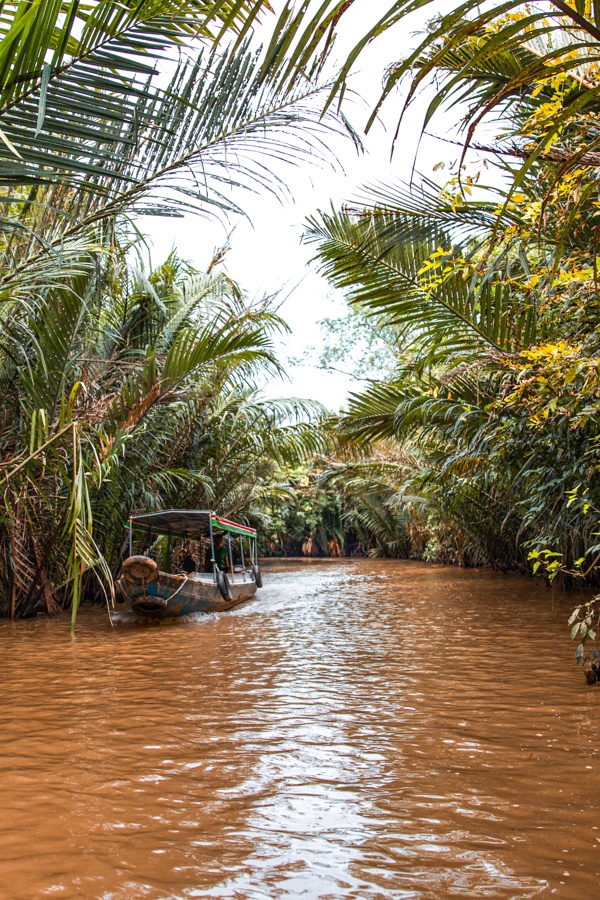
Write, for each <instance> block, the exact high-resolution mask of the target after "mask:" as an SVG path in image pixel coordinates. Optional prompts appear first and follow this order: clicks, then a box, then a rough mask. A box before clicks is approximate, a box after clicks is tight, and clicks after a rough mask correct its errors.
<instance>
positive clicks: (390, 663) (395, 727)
mask: <svg viewBox="0 0 600 900" xmlns="http://www.w3.org/2000/svg"><path fill="white" fill-rule="evenodd" d="M264 580H265V587H264V588H263V590H262V591H260V592H259V599H257V600H256V601H252V602H251V603H249V604H248V605H246V606H245V607H241V608H239V609H237V610H234V611H232V612H231V613H225V614H221V615H211V616H205V617H200V616H199V617H196V618H195V619H193V620H190V621H186V622H178V623H176V624H174V625H160V626H152V627H149V626H146V627H143V626H141V625H139V624H136V623H135V622H132V621H131V620H130V619H128V618H127V616H125V615H123V614H120V613H119V614H118V615H117V616H116V621H115V624H114V626H112V627H111V625H110V624H109V622H108V621H107V618H106V613H105V612H104V611H102V610H100V609H83V610H82V611H81V614H80V618H79V621H78V626H77V632H76V637H75V639H74V640H71V638H70V637H69V631H68V620H67V618H66V617H65V619H64V620H63V619H60V620H45V619H41V618H40V619H37V620H33V621H29V622H18V623H14V624H11V623H4V624H2V625H0V660H1V665H0V671H1V685H0V738H1V744H0V748H1V749H0V797H1V802H0V897H2V898H11V900H20V898H24V900H25V898H26V900H31V898H37V897H56V898H63V897H68V898H71V897H73V898H75V897H83V898H102V900H130V898H131V900H138V898H150V900H159V898H160V900H162V898H188V897H189V898H191V897H206V898H235V900H246V898H251V900H271V898H277V900H279V898H286V900H288V898H289V900H292V898H293V900H295V898H299V897H302V898H309V900H312V898H315V900H317V898H319V900H321V898H323V900H338V898H339V900H341V898H344V900H346V898H360V900H380V898H412V897H415V898H435V900H445V898H454V897H460V898H480V897H486V898H487V897H489V898H528V897H532V898H533V897H535V898H537V897H546V896H553V897H554V896H556V897H562V898H584V897H586V898H592V897H598V896H600V813H599V811H598V787H599V771H600V770H599V767H598V753H599V748H600V720H599V717H598V707H599V704H600V686H598V687H588V686H587V685H586V684H585V683H584V679H583V676H582V673H581V669H578V668H576V666H575V663H574V647H573V645H572V644H571V642H570V641H569V635H568V629H567V628H566V624H565V619H566V614H567V610H568V608H569V605H570V603H571V599H572V598H567V599H565V598H564V597H562V596H560V595H557V596H556V597H553V596H552V594H551V593H550V592H548V591H547V589H546V588H545V587H544V585H543V584H541V583H540V582H536V581H534V580H531V579H527V578H523V577H521V576H516V577H511V576H503V575H498V574H494V573H491V572H489V571H483V570H482V571H461V570H458V569H450V568H442V567H431V566H427V565H424V564H421V563H415V562H396V561H385V560H384V561H374V560H348V561H346V560H344V561H333V560H325V561H306V562H293V561H290V562H287V561H279V562H273V563H270V564H268V565H266V566H265V567H264Z"/></svg>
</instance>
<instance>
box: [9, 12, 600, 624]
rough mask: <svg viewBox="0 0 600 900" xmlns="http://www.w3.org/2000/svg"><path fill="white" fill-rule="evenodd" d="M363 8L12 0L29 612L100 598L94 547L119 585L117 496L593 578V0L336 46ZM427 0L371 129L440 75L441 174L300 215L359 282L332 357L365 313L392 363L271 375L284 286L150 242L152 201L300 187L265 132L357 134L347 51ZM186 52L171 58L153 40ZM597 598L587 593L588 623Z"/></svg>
mask: <svg viewBox="0 0 600 900" xmlns="http://www.w3.org/2000/svg"><path fill="white" fill-rule="evenodd" d="M349 6H350V4H348V3H339V4H335V3H333V4H331V3H325V4H323V6H321V7H320V8H319V9H318V10H315V11H314V15H312V12H311V15H312V17H309V16H308V13H307V10H306V8H305V7H302V8H301V9H299V10H297V11H296V13H294V14H292V11H291V9H290V8H288V7H286V8H285V9H284V11H283V13H282V15H281V16H280V17H279V18H277V17H275V16H273V15H272V14H271V13H270V7H269V6H268V4H267V3H266V2H264V0H263V2H260V0H254V2H252V0H248V2H243V3H237V2H236V3H231V4H228V3H222V2H218V3H215V4H214V5H212V4H211V3H206V2H203V3H201V2H198V0H187V2H186V0H171V2H166V0H153V2H146V3H141V4H140V3H133V2H131V3H129V2H125V3H116V2H110V0H96V2H87V3H77V2H75V0H71V2H61V0H53V2H43V3H40V2H37V0H31V2H23V3H17V2H14V3H5V4H3V6H2V9H1V15H0V31H1V33H2V42H1V43H0V63H1V65H0V119H1V120H2V121H1V122H0V128H1V131H0V138H1V140H2V145H1V148H0V169H1V171H2V185H3V187H2V196H3V212H2V222H1V227H2V255H3V260H2V262H3V265H2V274H1V277H0V281H1V290H2V300H3V303H2V316H3V328H2V334H3V337H2V344H1V347H0V354H1V355H0V378H1V379H2V388H3V393H4V401H3V411H2V431H1V435H0V446H1V449H2V466H3V470H2V471H3V476H4V480H5V487H4V492H3V508H2V523H1V532H0V555H1V560H0V562H1V570H2V583H1V586H0V590H1V598H0V603H1V605H2V611H3V612H4V613H5V614H10V615H26V614H30V613H31V612H32V611H34V610H35V609H38V608H41V609H46V610H48V611H51V610H52V609H54V608H55V607H56V604H57V603H58V604H68V603H70V602H71V599H72V601H73V610H74V612H76V609H77V605H78V603H79V599H80V597H81V592H82V589H83V588H84V587H86V586H87V587H88V588H89V573H90V572H91V571H92V570H93V571H94V572H95V573H96V574H97V575H98V576H99V583H101V584H102V585H103V587H104V590H105V591H106V592H107V594H108V595H110V592H111V590H112V579H111V571H114V568H115V566H118V562H119V555H120V553H121V547H120V545H121V543H122V538H123V535H122V532H121V528H122V522H123V520H124V519H126V517H127V515H128V514H129V512H130V511H132V510H133V509H138V508H142V507H148V506H153V507H156V508H158V507H161V506H165V505H168V504H171V503H173V502H174V501H175V498H177V502H178V503H179V504H180V505H184V504H189V505H196V504H197V505H203V504H210V505H212V506H214V507H217V508H218V509H219V510H220V511H221V512H223V513H226V514H227V513H228V514H234V513H235V514H236V515H239V516H242V517H243V516H251V517H253V518H255V519H257V520H258V521H259V522H260V523H261V528H263V529H264V533H265V535H266V549H267V550H268V551H269V552H274V553H276V552H284V551H289V552H299V551H303V552H307V553H313V552H319V553H331V554H333V555H337V554H338V553H341V552H350V553H351V552H372V553H377V554H385V555H401V556H402V555H415V556H425V558H428V559H434V560H439V561H443V562H455V563H459V564H464V565H478V564H491V565H495V566H498V567H500V568H504V569H514V570H521V571H532V570H534V571H545V572H546V573H548V574H550V575H551V576H552V575H554V574H555V573H556V572H560V573H562V575H563V577H564V578H565V579H566V580H569V579H577V578H581V577H584V578H586V579H591V580H594V578H595V572H596V565H597V562H598V553H599V551H600V546H599V545H598V541H597V532H598V530H599V529H598V510H600V485H599V479H598V471H599V470H598V454H599V453H600V432H599V426H598V407H599V402H600V346H599V340H600V339H599V334H600V305H599V301H598V277H599V276H598V253H597V248H598V239H599V235H600V231H599V224H598V217H599V215H600V200H599V197H600V180H599V175H598V172H599V163H600V149H599V147H598V144H599V142H600V137H599V134H598V127H597V118H598V107H599V104H600V100H599V94H600V81H599V76H598V63H599V57H600V4H597V3H596V2H590V0H573V2H562V0H549V2H543V3H539V4H523V3H519V2H507V3H503V4H495V3H493V2H491V3H489V4H483V5H482V4H480V3H477V2H476V0H467V2H465V3H463V4H461V5H460V6H459V5H457V6H456V7H455V8H454V9H451V10H450V11H449V12H448V13H447V14H445V15H436V7H435V5H434V4H432V3H431V2H430V0H416V2H415V0H410V2H409V0H397V2H395V3H393V4H392V5H390V6H389V8H388V9H387V11H386V12H385V13H384V15H383V16H382V17H380V18H379V20H378V21H377V22H376V23H374V24H373V27H372V28H371V29H370V30H367V31H366V32H365V34H364V36H363V37H362V38H361V40H360V41H359V42H358V43H357V45H356V47H355V48H354V49H353V50H352V52H351V53H350V54H349V56H348V58H347V60H346V62H345V63H344V64H343V66H342V67H341V68H340V69H338V70H337V71H336V70H332V68H331V66H330V65H329V63H328V62H327V60H328V53H329V51H330V49H331V46H332V40H333V36H334V32H335V29H336V28H337V27H338V24H339V23H340V22H342V23H343V15H344V13H345V10H346V9H347V8H348V7H349ZM263 7H264V8H263ZM428 9H431V14H432V15H434V16H435V18H433V19H432V21H431V22H430V23H429V25H428V26H427V28H426V30H425V31H424V32H423V33H422V34H421V36H420V37H419V38H418V40H417V41H416V46H415V49H414V51H412V52H411V53H409V54H408V55H407V56H406V58H404V59H401V60H399V61H388V63H387V65H386V67H385V71H384V72H383V90H382V95H381V98H380V100H379V102H378V103H377V105H376V107H375V108H374V109H373V111H372V115H371V117H370V120H369V123H368V125H367V128H370V127H371V126H372V123H373V122H374V120H375V118H376V116H377V115H378V114H379V113H380V111H381V110H382V109H383V108H384V107H386V104H387V103H388V100H389V99H390V98H393V96H397V95H395V91H396V88H398V87H400V89H401V90H403V91H404V102H405V108H406V106H408V105H409V104H410V103H413V102H414V101H415V100H416V99H417V98H418V99H419V101H420V102H421V103H423V98H426V103H428V106H425V107H424V110H425V114H424V118H423V127H424V129H425V128H427V129H429V128H431V127H434V126H435V122H436V117H437V116H438V115H439V114H440V112H441V111H444V112H445V115H446V116H447V115H449V114H451V115H453V116H454V118H455V121H456V122H457V123H458V124H459V126H460V141H458V142H457V146H456V157H457V159H456V163H455V165H454V166H453V168H452V169H451V171H450V173H449V176H448V180H447V181H446V183H445V184H440V185H438V184H435V183H433V182H432V181H431V180H428V179H426V178H419V177H418V175H417V174H416V175H415V177H414V178H413V181H412V182H411V185H403V184H399V183H395V184H390V185H383V184H378V185H375V186H371V187H366V188H365V189H364V190H363V193H362V195H361V196H360V197H358V198H354V200H353V199H352V198H349V204H348V205H346V206H344V207H343V208H340V209H339V210H332V211H329V212H321V213H316V214H315V215H314V216H313V217H311V219H310V222H309V223H308V226H307V234H306V240H307V241H308V242H310V243H311V244H312V246H313V247H314V253H315V263H316V265H317V266H319V267H320V269H321V271H322V272H323V274H324V275H325V277H326V278H327V279H328V280H329V281H330V283H331V285H332V286H334V287H335V288H336V289H339V290H342V291H343V292H345V294H346V296H347V298H348V300H349V302H350V304H351V305H352V307H353V309H354V313H353V314H352V315H351V316H350V317H349V319H348V320H347V321H344V322H342V323H338V324H337V325H336V324H335V323H333V324H332V323H329V325H328V327H329V331H330V334H332V335H333V338H334V340H333V341H331V342H330V345H329V347H328V348H326V352H325V357H324V364H325V365H336V364H338V363H343V362H344V359H342V356H343V352H341V351H343V349H344V347H346V348H349V356H351V355H352V354H351V352H350V351H351V349H352V346H353V342H354V341H355V338H356V334H357V328H358V330H359V332H361V329H363V330H364V333H365V334H366V332H367V331H368V329H369V328H370V329H371V331H372V332H374V333H375V334H376V335H377V338H378V340H379V339H382V340H383V345H382V344H381V343H379V344H377V345H376V346H375V345H373V346H372V345H371V344H369V340H370V339H368V338H365V340H366V344H367V347H366V351H365V354H366V355H365V354H363V357H362V358H361V361H360V362H359V363H358V364H354V365H355V371H356V374H357V375H358V376H359V377H361V378H363V380H364V381H365V382H366V385H367V386H366V387H364V388H363V389H361V390H358V391H357V392H356V393H355V394H354V395H353V396H352V397H351V399H350V402H349V405H348V408H347V409H346V410H345V411H344V412H343V413H342V414H340V415H339V416H337V417H332V416H329V417H325V418H324V417H323V411H322V410H320V409H319V408H318V407H317V406H316V405H314V404H313V405H310V404H302V403H298V402H296V403H294V402H290V403H287V404H286V403H282V404H269V403H266V402H265V401H263V400H261V399H260V397H259V396H257V394H256V390H255V387H256V381H257V374H258V372H259V370H260V369H261V368H265V367H266V368H267V369H268V368H269V367H270V368H271V369H272V368H274V367H277V365H278V363H277V360H276V359H275V356H274V353H273V346H272V336H273V334H274V332H275V331H276V330H277V329H278V328H282V327H283V324H282V323H281V322H280V321H279V320H278V318H277V316H276V314H275V313H274V311H273V308H272V307H271V306H270V305H269V303H268V302H264V303H250V302H249V301H248V299H247V298H246V297H245V295H244V293H243V290H242V289H240V288H239V287H238V286H237V285H234V284H232V283H231V282H230V281H229V280H228V279H227V278H226V276H225V275H224V274H223V273H222V272H221V270H220V269H219V265H218V262H219V260H218V258H216V259H214V260H213V261H212V262H211V264H210V265H209V266H208V270H207V271H206V272H205V273H204V274H202V273H199V272H196V271H193V270H191V269H189V267H186V266H185V265H184V264H183V263H181V261H179V260H178V259H177V258H176V257H175V256H172V257H171V258H170V259H169V260H167V261H166V263H165V264H164V265H163V266H162V267H160V268H159V269H157V270H155V271H153V272H146V273H145V272H144V271H143V270H142V269H141V268H140V267H137V268H136V267H134V266H132V263H131V249H130V248H131V247H132V245H133V244H135V242H136V240H137V239H138V236H137V235H136V232H135V225H134V217H135V215H137V214H139V213H148V212H151V213H154V214H177V212H178V211H182V210H191V209H193V210H199V211H207V210H210V209H212V210H214V211H216V212H220V211H223V210H228V211H230V212H231V213H236V212H239V210H240V204H241V203H242V197H243V190H244V189H245V188H248V187H251V186H253V187H258V188H260V189H265V190H277V189H278V186H279V185H280V183H281V178H283V177H284V176H281V177H280V181H279V182H278V181H277V179H276V178H275V175H274V173H273V170H272V167H271V166H269V165H268V160H269V159H270V157H271V156H277V157H278V158H279V159H280V160H287V161H289V162H290V163H293V162H295V163H298V162H303V160H305V159H309V158H310V155H311V154H312V153H314V152H315V149H316V148H317V147H318V146H320V145H321V143H320V137H322V135H323V133H324V129H325V130H326V129H327V128H337V129H341V130H346V132H347V133H348V135H349V136H350V137H351V138H352V137H353V138H354V139H355V140H356V135H355V134H354V132H353V131H352V129H351V128H350V126H349V125H348V123H347V122H346V120H345V118H344V116H343V115H342V113H341V111H340V108H339V103H340V101H341V98H343V96H344V92H345V90H346V86H347V83H348V81H347V79H348V75H349V73H350V72H351V70H352V68H353V67H354V66H355V64H356V62H357V60H359V59H360V57H361V53H362V51H363V50H364V49H365V47H367V46H368V45H369V44H370V43H372V42H373V41H377V38H378V36H379V35H380V34H381V33H382V32H384V31H387V30H389V29H402V30H403V33H406V28H407V24H408V26H409V27H410V23H411V15H412V13H413V12H414V11H415V10H420V11H423V10H425V11H427V10H428ZM260 43H262V44H263V45H264V47H265V49H264V50H261V49H259V44H260ZM175 49H176V50H177V53H174V52H173V51H174V50H175ZM175 57H177V58H178V60H179V61H178V62H176V63H175V62H173V63H170V78H171V80H170V81H169V82H168V83H167V82H166V81H165V78H164V73H163V74H160V73H159V72H158V70H157V66H156V65H155V60H157V59H160V58H162V59H165V60H167V61H168V60H172V59H174V58H175ZM327 71H329V72H333V74H331V75H330V76H326V75H325V74H324V73H325V72H327ZM323 114H324V115H323ZM403 127H404V124H403V119H402V117H401V118H400V121H399V122H398V127H397V132H396V137H395V141H394V145H395V147H396V152H398V149H397V148H398V147H399V146H400V144H399V141H398V138H399V137H401V136H402V129H403ZM474 151H476V153H477V159H478V162H477V163H475V164H473V163H470V164H469V165H467V163H466V162H465V160H466V159H467V156H468V157H469V158H471V157H472V156H473V152H474ZM361 333H362V332H361ZM336 341H337V343H336ZM359 341H360V337H359ZM317 422H319V423H320V424H319V425H318V427H317ZM232 447H233V448H234V449H233V450H231V448H232ZM241 460H243V461H244V465H243V466H241V465H240V461H241ZM246 463H247V465H246ZM234 473H235V474H234ZM590 610H591V607H590V608H588V607H582V608H581V609H580V610H579V612H578V613H577V614H576V616H575V618H574V620H573V627H574V631H576V633H577V635H578V636H580V637H581V638H582V639H583V640H584V641H585V639H587V637H588V635H589V633H590V630H591V633H592V635H593V634H594V628H593V627H592V626H593V620H592V617H591V613H590Z"/></svg>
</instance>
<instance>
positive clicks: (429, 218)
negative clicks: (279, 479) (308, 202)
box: [307, 0, 600, 655]
mask: <svg viewBox="0 0 600 900" xmlns="http://www.w3.org/2000/svg"><path fill="white" fill-rule="evenodd" d="M427 6H428V3H427V2H418V3H415V4H409V3H404V2H402V0H401V2H398V3H396V4H394V5H393V6H392V7H390V8H389V10H388V12H387V14H386V15H385V16H384V17H383V18H382V19H381V20H380V21H379V22H378V24H377V25H376V26H375V28H374V29H373V30H372V31H370V32H369V33H368V35H366V36H365V38H364V39H363V40H362V41H361V42H360V43H359V44H358V45H357V47H356V48H355V51H354V53H353V55H352V56H351V57H350V58H349V61H348V65H347V67H346V68H347V69H348V67H349V66H350V64H351V63H352V61H353V59H354V58H356V56H357V55H358V54H359V53H360V52H361V50H362V49H363V48H364V46H366V44H367V43H368V42H369V41H370V40H373V39H376V37H377V35H378V34H379V33H380V32H381V31H382V30H385V29H386V28H389V27H395V25H396V24H397V23H398V21H399V19H401V18H403V17H404V16H405V15H408V14H409V13H410V12H411V10H414V9H417V8H421V9H424V8H425V7H427ZM599 26H600V5H599V4H597V3H595V2H588V0H581V2H580V0H576V2H554V0H552V2H549V3H543V4H542V3H540V4H522V3H517V2H514V3H511V2H509V3H505V4H501V5H497V4H493V3H491V4H487V5H484V6H481V5H480V4H479V3H476V2H474V0H473V2H467V3H464V4H461V5H460V6H456V7H455V8H453V9H452V10H451V11H450V12H448V13H447V14H446V15H437V16H436V18H435V19H434V20H433V21H432V22H431V23H430V24H429V26H428V28H427V30H426V31H425V33H424V34H423V35H422V40H421V41H420V42H419V44H418V46H417V48H416V49H415V50H414V52H411V53H410V55H409V56H407V57H406V58H405V59H403V60H401V61H399V62H397V63H393V64H391V65H390V66H389V67H388V68H387V71H386V73H385V78H384V88H383V92H382V95H381V98H380V101H379V103H378V104H377V106H376V108H375V109H374V110H373V114H372V116H371V119H370V123H369V125H370V124H372V122H373V121H374V118H375V116H376V115H377V114H378V112H379V111H380V110H381V108H382V106H384V105H385V102H386V99H387V98H388V96H390V95H391V93H392V92H393V90H394V88H395V87H396V86H397V85H406V86H407V88H406V94H405V106H404V108H405V109H406V108H407V106H408V105H409V104H410V103H411V102H413V100H414V99H415V98H416V97H417V96H419V92H421V94H420V96H421V97H422V96H423V93H422V92H423V90H424V89H425V90H427V91H428V92H429V97H430V98H431V99H430V102H429V104H428V106H426V110H425V115H424V119H423V128H424V129H425V128H430V127H432V125H433V124H434V123H435V120H436V116H437V115H438V114H439V112H440V111H441V110H446V112H447V111H453V113H454V115H455V117H456V120H457V122H458V125H459V130H460V131H461V132H462V135H461V138H460V142H459V144H458V148H457V163H456V166H455V168H454V171H453V172H452V173H451V177H450V179H449V180H448V181H447V182H446V183H445V184H442V185H439V186H438V185H437V184H434V183H433V182H431V181H430V180H428V179H425V178H424V179H422V180H421V181H420V182H419V181H418V179H416V180H413V185H412V186H406V185H402V184H390V185H382V184H378V185H376V186H373V187H371V188H367V189H365V190H364V191H363V194H362V195H361V196H360V197H358V198H357V199H356V200H355V201H354V202H353V203H349V204H348V205H347V206H345V207H343V208H341V209H339V210H337V211H333V212H327V213H321V214H319V215H315V216H314V217H312V219H311V221H310V223H309V227H308V232H307V239H308V240H309V241H311V242H313V244H314V245H315V253H316V259H317V261H318V263H319V265H320V267H321V270H322V271H323V272H324V273H325V275H326V277H327V278H328V279H329V280H330V282H331V284H333V285H335V286H336V287H338V288H340V289H342V290H343V291H345V292H346V295H347V297H348V299H349V301H350V302H351V303H352V304H354V305H355V306H358V307H360V308H361V309H362V310H363V312H364V313H366V314H368V315H373V316H375V317H377V319H378V321H380V322H383V324H385V325H387V326H388V327H393V328H395V329H397V331H398V334H399V336H400V342H399V349H398V353H397V360H396V368H395V371H393V372H392V373H385V375H384V377H383V378H380V379H375V380H374V381H372V382H371V384H370V385H369V386H368V387H367V389H366V390H363V391H362V392H358V393H357V394H355V395H354V396H353V397H352V399H351V402H350V405H349V408H348V410H347V412H346V413H345V414H344V415H343V416H342V417H341V419H340V422H339V432H340V436H341V437H342V438H343V439H345V440H346V441H348V442H350V443H351V444H352V445H353V446H354V447H355V448H360V447H362V448H363V458H364V464H367V463H368V461H369V460H370V458H371V454H372V452H373V448H376V447H378V446H381V444H382V442H384V443H388V444H389V442H390V441H392V442H393V443H394V444H395V446H396V454H397V459H398V460H403V459H407V458H409V459H410V460H411V462H410V465H409V466H408V467H407V468H406V469H405V470H404V471H403V472H400V471H399V472H397V473H393V474H392V475H391V476H390V477H389V485H390V489H391V490H393V491H394V494H395V497H396V501H397V502H398V503H400V502H401V503H402V504H403V505H404V508H405V510H406V511H407V513H408V515H409V518H413V521H414V523H415V524H418V525H420V526H421V527H425V529H426V531H428V532H429V534H430V538H429V540H428V542H427V545H426V548H427V549H426V552H427V554H428V555H430V556H433V557H434V558H438V559H440V560H443V561H448V560H454V561H456V562H459V563H462V564H471V565H474V564H492V565H496V566H499V567H502V568H509V569H521V570H523V571H532V570H533V571H538V572H541V571H544V572H545V573H546V574H547V575H549V576H550V577H554V576H555V575H556V574H557V573H560V574H561V575H562V577H563V579H564V580H565V581H566V582H567V583H568V582H571V581H572V580H573V579H580V578H582V577H583V578H585V579H588V580H592V581H593V580H596V579H597V565H598V561H599V559H598V550H599V546H598V541H597V533H598V519H597V513H595V510H597V509H598V508H599V507H600V503H599V500H600V498H599V492H600V481H599V477H598V473H599V457H598V454H599V450H600V431H599V427H598V421H599V419H598V413H599V411H600V408H599V402H600V393H599V388H600V380H599V379H600V347H599V344H598V340H599V338H598V335H599V333H600V305H599V296H598V235H599V230H598V216H599V214H600V203H599V200H598V197H599V195H600V182H599V177H598V172H599V169H598V162H599V160H600V156H598V152H597V149H598V140H599V137H598V128H597V113H598V98H599V93H600V81H599V79H598V61H599V50H600V29H599ZM343 78H344V73H342V75H341V76H340V83H342V81H343ZM426 96H427V94H426ZM402 128H403V119H402V117H401V118H400V121H399V124H398V130H397V136H398V135H402ZM461 144H462V146H461ZM469 151H471V156H472V155H473V151H476V153H477V155H478V162H477V164H475V165H472V164H470V165H467V163H466V159H467V156H468V153H469ZM415 185H416V186H415ZM596 620H597V610H596V611H595V606H594V604H592V606H591V607H590V606H587V605H584V606H583V607H580V608H578V610H577V611H576V612H575V613H574V617H573V619H572V625H573V636H574V637H577V638H578V639H581V640H582V643H581V644H580V647H579V654H580V655H581V654H582V652H583V642H585V640H586V639H587V637H588V636H590V635H591V636H592V637H594V636H595V629H596V625H597V621H596Z"/></svg>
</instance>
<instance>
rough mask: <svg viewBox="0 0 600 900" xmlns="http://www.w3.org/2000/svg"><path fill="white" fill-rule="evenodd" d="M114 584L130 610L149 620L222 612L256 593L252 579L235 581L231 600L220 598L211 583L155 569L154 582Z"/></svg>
mask: <svg viewBox="0 0 600 900" xmlns="http://www.w3.org/2000/svg"><path fill="white" fill-rule="evenodd" d="M117 586H118V588H119V591H120V593H121V596H122V598H123V599H124V600H125V601H126V602H127V603H128V605H129V606H130V607H131V609H132V611H133V612H134V613H137V614H138V615H142V616H146V617H148V618H151V619H173V618H178V617H179V616H188V615H191V614H192V613H211V612H224V611H225V610H230V609H233V608H234V607H236V606H239V605H240V604H241V603H245V602H246V601H247V600H251V599H252V597H254V596H255V594H256V582H255V581H252V580H248V581H235V582H233V583H232V584H231V585H230V587H231V593H232V599H231V600H224V599H223V597H222V596H221V593H220V591H219V589H218V587H217V585H216V584H214V582H211V581H201V580H198V579H196V578H188V577H186V576H185V575H168V574H166V573H165V572H159V573H158V577H157V579H156V581H153V582H152V583H151V584H148V585H146V587H145V588H144V587H143V586H142V585H141V584H136V583H135V582H134V581H131V580H129V579H127V580H125V579H124V578H123V577H121V578H120V579H119V581H118V583H117Z"/></svg>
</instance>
